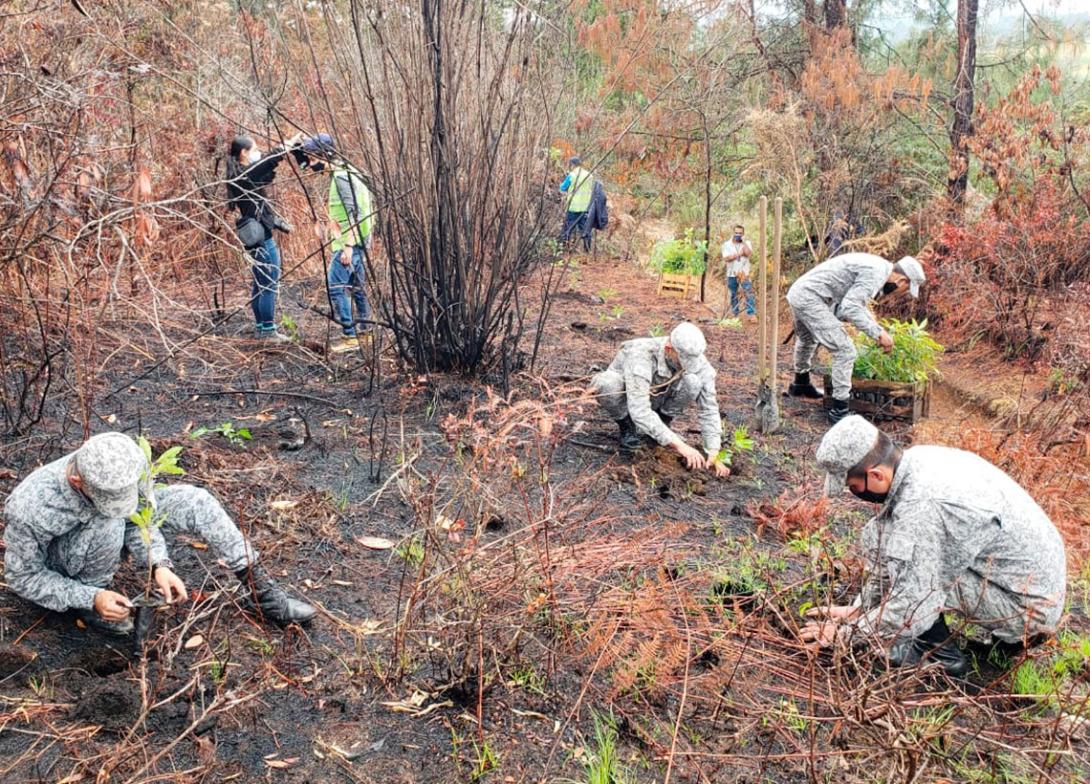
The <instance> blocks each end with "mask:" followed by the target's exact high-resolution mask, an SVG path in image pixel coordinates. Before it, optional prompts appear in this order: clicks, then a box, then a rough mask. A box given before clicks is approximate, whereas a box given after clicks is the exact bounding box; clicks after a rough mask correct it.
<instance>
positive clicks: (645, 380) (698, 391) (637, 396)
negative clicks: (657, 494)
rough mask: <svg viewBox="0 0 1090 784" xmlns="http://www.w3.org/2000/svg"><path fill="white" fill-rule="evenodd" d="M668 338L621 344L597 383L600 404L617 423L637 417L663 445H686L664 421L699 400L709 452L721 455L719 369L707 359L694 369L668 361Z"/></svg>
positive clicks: (594, 384)
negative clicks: (680, 443)
mask: <svg viewBox="0 0 1090 784" xmlns="http://www.w3.org/2000/svg"><path fill="white" fill-rule="evenodd" d="M666 342H667V338H666V337H660V338H637V339H636V340H629V341H626V342H625V343H623V344H621V350H620V351H619V352H618V353H617V356H616V357H615V358H614V359H613V362H611V363H610V365H609V367H608V368H606V369H605V370H603V371H602V372H601V373H598V374H597V375H596V376H595V377H594V378H593V379H592V380H591V388H592V389H593V390H594V391H595V392H596V393H597V394H598V402H599V404H600V405H601V406H602V408H603V409H605V411H606V413H608V414H609V416H610V418H612V419H614V420H619V419H623V418H624V417H625V416H629V417H631V418H632V421H633V422H634V423H635V425H636V428H637V429H638V430H639V431H640V432H642V433H644V434H646V435H648V436H650V437H651V438H653V439H655V441H657V442H658V443H659V444H662V445H663V446H670V445H671V444H675V443H677V442H684V440H685V439H683V438H682V437H681V436H679V435H677V433H675V432H674V431H672V430H671V429H670V428H669V427H667V426H666V424H665V423H664V422H663V421H662V419H661V418H660V417H659V415H660V414H662V415H665V416H667V417H670V418H673V417H676V416H678V415H679V414H680V413H681V412H682V411H684V410H685V408H686V407H687V406H688V405H689V404H690V403H692V402H693V401H696V404H697V408H698V417H699V419H700V434H701V437H702V440H703V443H704V451H705V452H706V453H707V454H709V455H716V454H718V453H719V449H720V446H721V441H722V429H723V425H722V422H721V421H720V417H719V401H718V399H717V398H716V391H715V368H713V367H712V366H711V364H710V363H709V362H708V360H707V359H706V358H704V356H703V355H700V356H699V359H697V360H695V361H694V362H693V366H692V367H691V368H690V369H689V370H685V371H682V370H677V371H675V370H674V369H673V368H671V367H670V365H669V364H668V363H667V361H666V352H665V346H666Z"/></svg>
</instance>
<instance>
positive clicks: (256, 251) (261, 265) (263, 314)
mask: <svg viewBox="0 0 1090 784" xmlns="http://www.w3.org/2000/svg"><path fill="white" fill-rule="evenodd" d="M250 256H251V257H252V258H253V264H252V265H251V270H252V271H253V274H254V285H253V288H252V289H251V290H250V307H251V308H253V311H254V322H255V323H256V324H257V331H258V332H273V331H274V330H275V329H276V295H277V293H278V292H279V291H280V248H278V247H276V240H274V239H273V238H272V237H269V238H268V239H267V240H265V244H264V245H258V246H257V247H256V248H251V249H250Z"/></svg>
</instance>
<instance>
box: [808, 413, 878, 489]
mask: <svg viewBox="0 0 1090 784" xmlns="http://www.w3.org/2000/svg"><path fill="white" fill-rule="evenodd" d="M877 441H878V428H876V427H875V426H874V425H872V424H871V423H870V422H868V421H867V420H865V419H864V418H863V417H861V416H859V415H858V414H852V415H850V416H846V417H844V418H843V419H841V420H840V421H839V422H837V423H836V424H835V425H833V426H832V427H831V428H829V431H828V432H827V433H826V434H825V435H824V436H823V437H822V439H821V443H820V444H818V449H817V464H818V465H819V466H820V467H821V468H823V469H825V472H826V474H825V495H839V494H840V493H842V492H844V485H845V484H846V483H847V476H848V471H850V470H851V469H852V468H854V467H855V466H856V465H858V463H859V461H860V460H862V459H863V458H864V457H866V456H867V453H868V452H870V451H871V450H872V449H874V445H875V443H876V442H877Z"/></svg>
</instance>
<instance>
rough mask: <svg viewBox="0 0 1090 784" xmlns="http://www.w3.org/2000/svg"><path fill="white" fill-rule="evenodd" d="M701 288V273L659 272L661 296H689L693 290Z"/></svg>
mask: <svg viewBox="0 0 1090 784" xmlns="http://www.w3.org/2000/svg"><path fill="white" fill-rule="evenodd" d="M699 290H700V276H699V275H676V274H673V273H669V272H662V273H659V292H658V293H659V296H660V297H682V298H686V299H687V298H688V296H689V294H690V293H691V292H695V291H699Z"/></svg>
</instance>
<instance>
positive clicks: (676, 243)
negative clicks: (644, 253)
mask: <svg viewBox="0 0 1090 784" xmlns="http://www.w3.org/2000/svg"><path fill="white" fill-rule="evenodd" d="M706 249H707V244H706V243H704V242H703V241H699V240H694V239H693V230H692V229H689V230H687V231H686V232H685V236H684V237H680V238H678V239H673V240H661V241H659V242H656V243H655V247H654V248H652V249H651V266H652V267H653V268H654V269H655V271H656V272H665V273H667V274H669V275H703V274H704V269H705V266H706V265H705V263H704V251H705V250H706Z"/></svg>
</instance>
